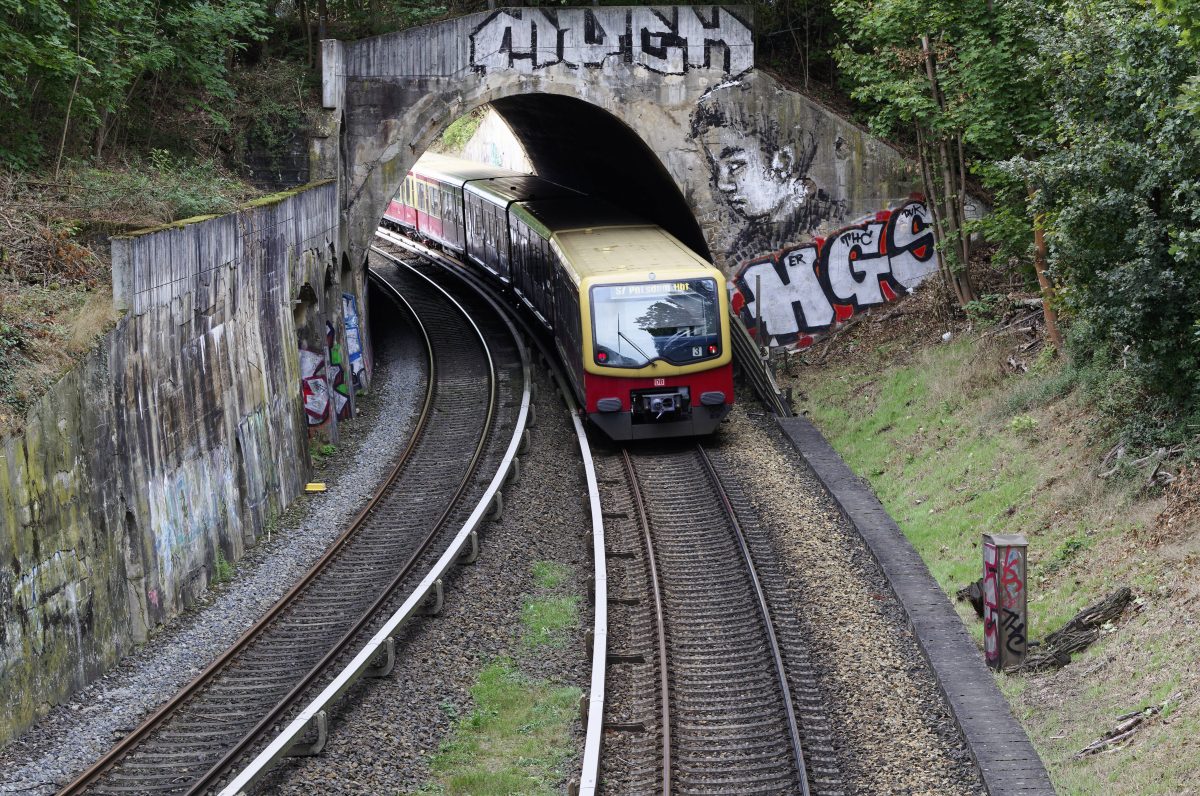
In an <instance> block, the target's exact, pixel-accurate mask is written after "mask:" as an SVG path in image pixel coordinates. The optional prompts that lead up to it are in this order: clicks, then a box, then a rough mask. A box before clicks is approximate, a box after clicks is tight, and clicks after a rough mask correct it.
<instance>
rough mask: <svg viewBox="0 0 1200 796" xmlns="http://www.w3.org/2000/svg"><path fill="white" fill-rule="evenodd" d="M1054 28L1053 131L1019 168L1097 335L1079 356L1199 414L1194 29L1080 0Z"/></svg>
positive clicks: (1132, 7) (1046, 30)
mask: <svg viewBox="0 0 1200 796" xmlns="http://www.w3.org/2000/svg"><path fill="white" fill-rule="evenodd" d="M1171 5H1174V6H1176V7H1178V6H1181V5H1183V4H1182V3H1173V4H1171ZM1052 22H1053V24H1051V25H1047V26H1045V27H1043V28H1041V29H1040V30H1039V31H1038V33H1037V43H1038V63H1039V64H1040V68H1039V71H1040V73H1041V75H1042V78H1043V79H1044V80H1045V82H1046V85H1047V87H1048V89H1049V91H1048V97H1049V100H1050V108H1051V111H1052V119H1053V127H1052V129H1051V130H1050V131H1049V133H1048V134H1047V135H1046V136H1045V137H1044V138H1043V139H1042V141H1041V146H1042V150H1043V151H1042V152H1041V153H1040V154H1038V155H1037V156H1034V157H1026V158H1018V159H1015V160H1014V161H1012V163H1011V171H1012V173H1014V174H1016V175H1019V176H1021V177H1022V178H1025V179H1028V180H1029V181H1030V182H1031V183H1032V184H1033V185H1034V186H1035V187H1036V189H1037V194H1036V205H1035V206H1036V208H1037V209H1038V210H1040V211H1042V212H1044V213H1045V214H1046V218H1047V242H1048V246H1049V257H1050V263H1051V266H1052V270H1053V273H1054V275H1055V276H1056V278H1057V279H1058V280H1059V281H1060V283H1061V284H1062V285H1063V290H1062V294H1063V300H1064V302H1065V303H1066V306H1067V308H1068V309H1069V310H1070V311H1071V312H1072V314H1073V315H1075V316H1076V318H1077V319H1078V320H1079V321H1080V322H1081V323H1080V324H1079V326H1080V329H1081V331H1086V332H1087V334H1086V335H1081V340H1080V342H1081V343H1082V345H1079V346H1078V350H1077V352H1076V356H1078V357H1079V358H1081V359H1085V360H1086V359H1090V358H1095V357H1100V358H1108V359H1111V360H1116V361H1119V362H1121V363H1122V364H1123V366H1124V367H1125V368H1126V370H1127V372H1129V373H1131V374H1132V375H1133V376H1135V377H1136V378H1137V379H1138V382H1139V384H1140V385H1141V386H1142V388H1143V389H1144V390H1145V392H1146V394H1147V395H1148V396H1149V397H1151V398H1153V397H1155V396H1157V397H1160V398H1163V399H1165V400H1166V401H1167V402H1168V403H1170V404H1172V405H1173V406H1174V407H1175V409H1178V408H1179V407H1184V408H1186V407H1193V411H1194V407H1195V406H1197V401H1198V399H1200V335H1198V333H1200V268H1197V266H1196V264H1197V263H1200V149H1198V148H1197V143H1198V142H1197V129H1198V128H1197V118H1196V114H1195V113H1194V110H1193V108H1192V107H1190V106H1189V104H1188V103H1187V102H1186V101H1185V99H1186V98H1185V93H1184V92H1185V89H1186V88H1187V86H1188V85H1189V84H1190V82H1191V81H1192V80H1193V77H1194V75H1195V74H1196V73H1197V58H1196V54H1195V51H1194V50H1193V49H1192V48H1191V47H1190V46H1181V45H1186V44H1187V42H1188V36H1187V35H1186V30H1187V29H1186V28H1180V27H1178V26H1176V25H1173V24H1168V25H1164V24H1162V19H1161V18H1160V17H1159V16H1158V15H1157V14H1156V12H1155V11H1154V10H1152V9H1150V8H1148V7H1146V6H1143V5H1141V4H1140V3H1138V2H1136V0H1069V2H1067V3H1065V4H1064V5H1063V7H1062V9H1061V11H1059V12H1058V13H1057V14H1055V15H1054V18H1053V20H1052ZM1144 409H1145V407H1144V406H1142V407H1139V410H1144Z"/></svg>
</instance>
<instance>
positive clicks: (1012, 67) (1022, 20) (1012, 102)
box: [835, 0, 1048, 304]
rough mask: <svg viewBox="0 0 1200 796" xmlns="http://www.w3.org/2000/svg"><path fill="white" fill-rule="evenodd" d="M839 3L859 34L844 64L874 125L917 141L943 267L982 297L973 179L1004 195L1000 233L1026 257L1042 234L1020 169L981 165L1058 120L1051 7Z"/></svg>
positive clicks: (996, 226) (952, 281)
mask: <svg viewBox="0 0 1200 796" xmlns="http://www.w3.org/2000/svg"><path fill="white" fill-rule="evenodd" d="M835 9H836V11H837V13H838V15H839V16H840V17H841V18H842V20H843V22H844V23H845V24H846V27H847V32H848V33H847V42H846V45H845V46H844V47H843V48H842V49H841V50H840V52H839V54H838V62H839V64H840V65H841V68H842V70H843V72H844V73H845V75H846V76H847V79H848V81H849V83H850V87H851V93H852V96H853V97H854V98H855V99H857V100H859V101H860V102H863V103H864V104H865V106H866V108H867V109H868V113H869V118H870V125H871V127H872V129H873V130H874V131H875V132H876V133H878V134H881V135H884V136H888V137H891V138H907V139H910V140H911V139H914V138H915V140H916V143H917V154H918V157H919V158H920V161H921V165H922V172H923V175H924V180H925V186H926V194H927V196H928V198H929V200H930V205H931V209H932V210H933V212H934V216H935V231H936V233H937V235H938V244H939V245H938V248H939V252H940V254H941V257H942V260H941V262H942V272H943V276H944V278H945V279H946V281H947V283H948V284H949V285H950V286H951V287H952V288H953V290H954V294H955V295H956V296H957V298H958V300H959V302H960V303H962V304H965V303H967V302H968V301H970V300H972V299H973V298H975V288H974V285H973V284H972V283H971V280H970V276H969V274H968V273H967V271H966V262H967V260H968V257H969V254H970V249H969V239H968V232H969V229H970V225H969V224H968V223H967V220H966V217H965V216H966V214H965V207H964V203H965V199H966V193H967V183H968V178H969V177H975V178H978V179H981V180H982V181H983V183H984V184H985V185H986V186H987V187H988V188H991V189H992V191H993V199H994V200H998V205H999V206H998V207H997V211H998V214H999V215H998V217H997V218H995V219H992V220H991V221H990V222H989V223H990V225H991V231H992V232H993V233H997V232H999V233H1001V234H1002V235H1003V236H1004V237H1005V238H1006V239H1007V243H1008V244H1009V247H1010V249H1012V248H1015V249H1016V250H1018V251H1020V253H1021V254H1023V255H1024V254H1026V253H1028V251H1029V247H1030V243H1031V242H1032V239H1033V236H1032V228H1033V225H1032V219H1031V217H1030V215H1029V212H1028V209H1027V207H1026V202H1027V199H1026V195H1025V192H1024V191H1023V190H1020V186H1019V185H1017V184H1015V183H1014V182H1013V181H1012V177H1011V176H1010V175H1008V174H1004V173H1002V172H1000V171H997V170H995V169H991V170H988V169H986V168H979V167H980V166H981V165H983V166H986V164H990V163H992V162H994V161H996V160H1001V159H1006V158H1010V157H1012V156H1014V155H1016V154H1017V153H1019V152H1020V151H1021V150H1022V148H1023V147H1025V146H1026V142H1027V141H1028V140H1029V139H1031V138H1037V137H1038V136H1039V135H1040V134H1041V132H1042V131H1043V130H1044V129H1046V127H1047V124H1048V116H1047V113H1046V111H1045V98H1044V95H1043V90H1042V85H1041V83H1040V82H1039V80H1037V79H1036V76H1035V75H1033V74H1031V73H1030V70H1029V61H1030V59H1031V58H1032V56H1033V55H1034V53H1035V51H1036V46H1035V44H1034V42H1033V40H1032V39H1031V38H1030V35H1029V33H1028V29H1029V27H1030V26H1031V24H1036V23H1037V20H1038V18H1039V17H1040V16H1042V14H1040V13H1039V12H1037V9H1036V8H1035V7H1034V6H1032V5H1031V4H1025V3H1022V2H1008V3H1003V2H1002V3H995V2H993V0H965V2H955V1H954V0H933V1H932V2H917V0H838V2H836V4H835ZM1014 222H1016V223H1014ZM1018 240H1019V241H1020V243H1019V244H1014V241H1018Z"/></svg>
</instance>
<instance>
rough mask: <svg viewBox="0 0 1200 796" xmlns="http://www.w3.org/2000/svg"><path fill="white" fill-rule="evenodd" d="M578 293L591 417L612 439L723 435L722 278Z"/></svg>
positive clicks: (728, 377)
mask: <svg viewBox="0 0 1200 796" xmlns="http://www.w3.org/2000/svg"><path fill="white" fill-rule="evenodd" d="M630 277H635V278H636V281H633V280H630ZM581 287H582V288H583V289H582V290H581V295H583V296H586V297H587V299H586V301H584V302H582V304H583V308H584V314H585V317H584V319H583V330H584V339H583V341H582V342H583V346H582V347H583V352H582V353H583V355H584V374H583V376H584V378H583V381H584V397H585V403H586V411H587V415H588V418H589V419H590V420H591V421H592V422H593V423H594V424H595V425H596V426H598V427H599V428H600V429H601V430H602V431H604V432H605V433H606V434H608V436H609V437H611V438H612V439H614V440H630V439H657V438H665V437H690V436H701V435H705V434H711V433H712V432H714V431H716V429H717V427H718V426H719V425H720V423H721V421H722V420H723V419H724V418H725V416H726V415H728V414H729V410H730V407H731V406H732V405H733V399H734V396H733V363H732V357H731V352H730V350H729V307H728V294H727V292H726V289H725V280H724V277H723V276H722V275H721V274H720V272H718V271H716V270H715V269H712V268H687V269H671V270H670V271H668V272H667V273H661V272H659V273H656V272H653V271H647V272H646V273H644V274H637V275H635V274H630V273H622V274H619V275H606V276H605V277H604V278H601V279H594V280H589V281H588V282H587V283H586V284H585V285H583V286H581Z"/></svg>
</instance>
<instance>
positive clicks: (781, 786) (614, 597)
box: [598, 445, 841, 796]
mask: <svg viewBox="0 0 1200 796" xmlns="http://www.w3.org/2000/svg"><path fill="white" fill-rule="evenodd" d="M599 459H600V462H599V465H598V470H599V473H600V484H601V489H602V492H603V493H604V516H605V519H606V522H607V535H608V538H609V543H610V551H609V558H610V559H611V564H610V573H611V574H610V577H611V578H612V580H611V582H610V597H609V606H610V617H609V627H610V636H609V639H610V646H609V653H608V657H609V662H610V672H609V682H610V685H609V688H608V704H607V710H606V718H605V727H606V730H607V738H608V740H607V742H606V748H605V751H604V756H603V761H604V763H603V773H602V782H603V790H604V791H605V792H607V793H663V794H668V793H695V794H705V793H712V794H716V793H720V794H736V793H799V794H809V793H810V792H811V793H819V794H828V795H830V796H832V794H837V793H840V791H841V785H840V781H841V780H840V775H839V772H838V766H837V763H836V759H835V757H834V750H833V747H832V735H831V733H830V731H829V727H828V723H827V720H826V718H825V714H824V709H823V706H822V699H821V696H820V693H819V690H818V689H817V686H816V679H815V674H814V673H813V671H812V668H811V666H810V665H809V663H808V659H807V654H806V652H805V649H804V638H803V633H802V632H801V631H800V629H799V627H798V626H797V625H796V622H795V620H794V611H791V610H789V607H788V606H789V605H791V604H792V603H793V601H794V600H795V599H796V595H794V594H791V593H789V591H788V589H787V586H786V583H785V579H784V577H783V575H782V573H781V572H780V571H779V570H778V569H777V567H775V565H774V561H773V556H772V554H771V552H770V551H769V550H768V549H767V548H768V546H769V544H768V540H767V539H766V535H765V532H764V531H763V529H762V528H761V527H760V526H759V525H758V524H757V522H756V521H755V519H754V512H753V508H752V507H751V506H750V505H749V503H748V502H747V501H746V500H745V498H744V496H743V495H742V494H741V493H740V491H739V490H738V489H737V488H736V486H727V485H726V480H727V479H725V478H723V477H722V475H721V472H720V471H721V468H722V464H721V461H720V457H719V455H716V454H714V456H710V455H709V453H708V452H707V451H706V450H705V448H704V447H703V446H701V445H695V446H692V447H681V446H676V445H672V446H669V447H666V446H659V447H656V448H654V449H645V450H637V451H636V452H631V450H630V449H628V448H627V449H623V450H621V451H620V452H619V453H609V454H606V455H602V456H600V457H599Z"/></svg>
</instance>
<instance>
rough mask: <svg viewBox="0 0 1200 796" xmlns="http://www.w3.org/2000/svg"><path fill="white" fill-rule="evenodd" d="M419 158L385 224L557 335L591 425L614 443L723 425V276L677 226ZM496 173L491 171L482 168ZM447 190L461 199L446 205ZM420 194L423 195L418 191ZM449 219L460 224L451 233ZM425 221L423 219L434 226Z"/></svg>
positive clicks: (726, 364)
mask: <svg viewBox="0 0 1200 796" xmlns="http://www.w3.org/2000/svg"><path fill="white" fill-rule="evenodd" d="M448 160H449V159H446V158H438V159H437V161H436V162H435V163H434V164H433V165H432V166H431V167H430V168H426V166H425V164H424V161H422V163H419V164H418V166H417V167H415V168H414V169H413V172H412V173H411V174H410V175H409V176H410V180H411V183H410V182H409V181H408V180H406V183H405V185H406V187H405V189H404V190H402V191H401V193H400V194H399V195H398V196H397V199H396V201H394V202H393V203H392V204H391V205H390V206H389V209H388V213H387V215H385V218H384V221H385V223H387V224H389V225H390V226H395V227H398V228H401V229H408V230H410V231H413V232H416V233H418V234H420V235H423V236H424V237H426V238H429V239H431V240H434V241H437V242H439V243H441V244H442V245H444V246H446V247H447V248H449V249H452V250H454V251H457V252H459V253H462V254H463V255H464V256H465V258H466V259H467V260H469V261H470V262H472V263H474V264H475V265H476V266H478V267H480V268H482V269H484V270H486V271H488V272H489V273H490V274H492V275H493V276H494V277H495V278H497V279H499V280H501V281H502V282H503V283H505V284H506V285H508V286H509V287H510V288H511V289H512V291H513V292H514V293H515V294H516V295H517V297H519V298H520V300H521V301H522V302H523V303H524V304H525V305H526V306H527V307H528V308H529V309H530V310H531V311H532V312H533V313H534V315H535V316H536V317H537V319H538V321H539V322H540V323H541V324H542V325H543V326H545V327H546V329H547V330H549V331H550V332H551V333H552V335H553V338H554V343H555V346H556V348H557V350H558V353H559V356H560V357H561V358H562V361H563V362H564V364H565V365H566V367H567V372H568V374H569V378H570V381H571V385H572V387H573V389H574V392H575V393H576V397H577V398H578V400H579V403H580V405H581V406H582V407H583V409H584V411H585V413H586V415H587V417H588V419H589V420H590V421H591V422H592V424H594V425H595V426H596V427H598V428H600V429H601V430H602V431H604V432H605V433H606V434H607V435H608V436H609V437H611V438H612V439H614V440H628V439H648V438H660V437H681V436H695V435H703V434H708V433H711V432H713V431H715V430H716V429H717V427H718V426H719V424H720V422H721V420H722V419H724V417H725V416H726V415H727V414H728V413H729V409H730V407H731V406H732V405H733V400H734V393H733V365H732V353H731V351H730V346H729V298H728V296H729V294H728V291H727V289H726V284H725V278H724V275H723V274H721V272H720V271H719V270H717V269H716V268H713V267H712V266H711V265H709V264H708V263H707V262H706V261H705V260H704V259H702V258H701V257H699V256H698V255H697V254H695V253H694V252H692V251H691V250H690V249H688V248H687V247H686V246H684V245H683V244H682V243H680V242H679V241H678V240H677V239H676V238H675V237H674V236H672V235H671V234H670V233H668V232H667V231H666V230H664V229H662V228H660V227H657V226H654V225H652V224H647V223H646V222H644V221H641V220H639V219H637V218H634V217H632V216H630V215H628V214H626V213H624V212H623V211H620V210H618V209H617V208H614V207H612V206H611V205H608V204H607V203H605V202H602V201H599V200H596V199H593V198H590V197H586V196H584V195H582V194H579V193H578V192H576V191H572V190H570V189H568V188H564V187H562V186H558V185H555V184H554V183H550V182H548V181H546V180H543V179H541V178H538V177H535V176H533V175H521V174H516V173H513V172H505V173H499V174H498V173H494V172H497V171H500V170H495V169H491V170H488V169H486V167H480V166H477V165H475V164H469V163H465V162H460V163H461V165H455V164H453V163H448V162H447V161H448ZM481 170H482V171H486V172H487V173H480V172H481ZM421 185H426V186H431V187H426V188H425V191H426V197H427V202H428V196H429V195H430V194H431V192H435V191H436V192H437V193H438V194H439V197H440V198H441V197H446V196H449V197H451V200H450V201H453V200H454V199H457V200H458V201H459V203H460V205H459V208H458V209H457V213H456V214H452V213H451V212H448V211H447V210H446V209H445V201H443V202H442V203H441V204H440V206H439V213H440V215H439V220H440V221H441V222H442V223H441V225H440V227H439V226H436V225H434V224H433V223H432V222H431V221H430V220H427V219H426V216H427V215H428V214H429V210H430V209H431V208H432V205H430V204H427V205H426V207H425V208H424V209H423V208H422V207H421V206H420V204H419V203H420V200H421V197H420V194H419V190H420V186H421ZM410 186H412V188H415V189H416V190H417V191H418V192H414V191H413V190H412V189H410ZM451 218H457V219H459V220H460V224H461V229H459V230H458V231H454V230H450V229H448V228H447V224H448V222H449V220H450V219H451ZM423 225H424V226H423Z"/></svg>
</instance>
